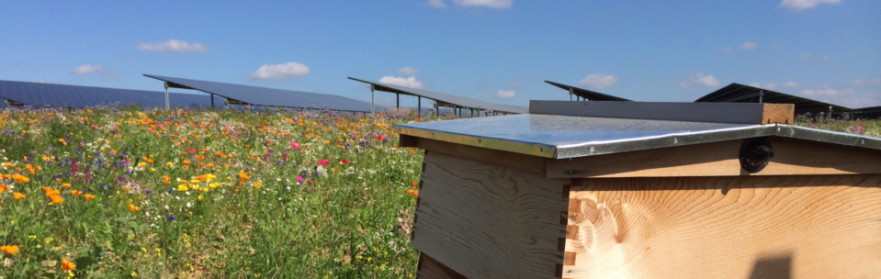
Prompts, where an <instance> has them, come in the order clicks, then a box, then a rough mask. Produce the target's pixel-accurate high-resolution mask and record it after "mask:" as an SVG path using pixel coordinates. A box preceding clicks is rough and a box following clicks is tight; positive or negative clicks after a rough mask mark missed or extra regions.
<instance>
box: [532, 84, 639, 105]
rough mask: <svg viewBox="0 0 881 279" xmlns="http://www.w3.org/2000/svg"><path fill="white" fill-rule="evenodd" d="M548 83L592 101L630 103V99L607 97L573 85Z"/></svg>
mask: <svg viewBox="0 0 881 279" xmlns="http://www.w3.org/2000/svg"><path fill="white" fill-rule="evenodd" d="M545 82H546V83H548V84H550V85H553V86H556V87H559V88H561V89H563V90H566V91H569V92H570V93H572V94H575V95H576V96H578V97H581V98H585V99H587V100H590V101H630V100H628V99H624V98H621V97H617V96H612V95H607V94H603V93H600V92H596V91H591V90H587V89H584V88H579V87H575V86H571V85H566V84H562V83H557V82H553V81H547V80H546V81H545Z"/></svg>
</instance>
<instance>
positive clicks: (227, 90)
mask: <svg viewBox="0 0 881 279" xmlns="http://www.w3.org/2000/svg"><path fill="white" fill-rule="evenodd" d="M144 76H147V77H150V78H155V79H158V80H161V81H165V82H168V83H169V86H171V87H178V88H187V89H195V90H198V91H202V92H205V93H210V94H216V95H218V96H223V97H225V98H229V99H234V100H237V101H241V102H244V103H248V104H251V105H257V106H275V107H293V108H316V109H329V110H340V111H360V112H369V111H370V103H368V102H363V101H359V100H355V99H351V98H346V97H342V96H337V95H329V94H318V93H308V92H300V91H290V90H281V89H272V88H265V87H256V86H246V85H238V84H230V83H221V82H212V81H203V80H192V79H184V78H175V77H165V76H157V75H146V74H145V75H144ZM376 110H377V111H382V110H386V109H385V108H380V107H377V108H376Z"/></svg>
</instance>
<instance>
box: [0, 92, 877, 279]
mask: <svg viewBox="0 0 881 279" xmlns="http://www.w3.org/2000/svg"><path fill="white" fill-rule="evenodd" d="M412 120H413V119H411V118H408V117H406V116H395V115H386V114H383V115H379V116H377V117H376V118H369V117H364V116H355V115H352V114H342V113H334V112H321V113H315V112H298V111H264V112H241V111H225V110H217V111H215V110H172V111H164V110H149V111H141V110H138V109H136V108H107V107H98V108H91V109H83V110H57V109H49V110H17V109H6V110H0V128H2V131H0V168H2V169H0V226H2V229H0V246H2V247H0V250H2V252H0V256H2V262H0V278H40V277H48V278H64V277H91V278H126V277H147V278H260V277H265V278H412V277H414V275H415V274H414V273H415V267H416V258H417V253H416V251H414V250H413V249H412V248H411V247H410V246H409V244H408V239H409V234H410V232H411V223H412V216H413V209H414V203H415V199H416V196H417V195H418V192H417V191H416V186H417V185H418V182H417V180H418V179H419V171H420V166H421V161H422V151H420V150H415V149H410V148H399V147H397V146H396V144H397V136H396V135H395V134H393V132H392V131H391V126H392V125H394V124H396V123H404V122H409V121H412ZM799 124H800V125H805V126H812V127H818V128H824V129H834V130H839V131H845V132H854V133H861V134H868V135H874V136H879V135H881V126H879V122H874V121H869V122H866V121H852V120H837V121H817V120H816V119H813V118H810V117H803V118H800V122H799Z"/></svg>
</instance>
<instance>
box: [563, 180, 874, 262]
mask: <svg viewBox="0 0 881 279" xmlns="http://www.w3.org/2000/svg"><path fill="white" fill-rule="evenodd" d="M574 183H575V184H577V185H575V186H573V187H572V188H571V192H570V206H569V209H568V216H567V217H568V218H567V221H566V222H567V227H568V232H567V240H566V243H565V250H566V256H565V259H564V261H565V262H567V263H569V264H567V265H565V266H564V268H563V278H878V277H877V276H878V275H879V274H881V175H827V176H761V177H700V178H698V177H694V178H609V179H576V180H575V181H574Z"/></svg>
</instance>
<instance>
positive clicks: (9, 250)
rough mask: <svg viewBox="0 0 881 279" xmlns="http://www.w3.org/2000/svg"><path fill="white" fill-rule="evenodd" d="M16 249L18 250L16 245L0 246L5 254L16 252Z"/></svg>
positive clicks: (0, 249)
mask: <svg viewBox="0 0 881 279" xmlns="http://www.w3.org/2000/svg"><path fill="white" fill-rule="evenodd" d="M18 250H19V248H18V245H3V246H0V251H3V253H6V254H7V255H10V256H11V255H15V254H18Z"/></svg>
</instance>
